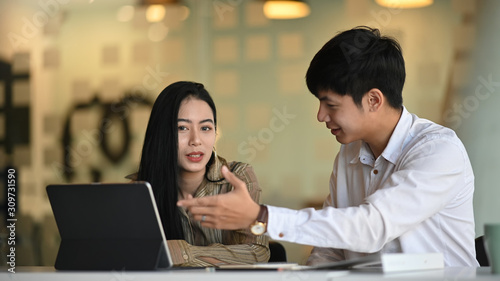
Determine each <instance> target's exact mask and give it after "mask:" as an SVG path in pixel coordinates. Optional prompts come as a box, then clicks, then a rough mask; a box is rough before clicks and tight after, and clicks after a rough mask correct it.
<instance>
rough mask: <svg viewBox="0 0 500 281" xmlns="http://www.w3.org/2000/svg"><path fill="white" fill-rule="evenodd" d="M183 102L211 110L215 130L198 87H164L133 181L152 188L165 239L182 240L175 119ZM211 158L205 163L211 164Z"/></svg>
mask: <svg viewBox="0 0 500 281" xmlns="http://www.w3.org/2000/svg"><path fill="white" fill-rule="evenodd" d="M186 98H194V99H199V100H202V101H205V102H206V103H207V104H208V105H209V106H210V108H211V109H212V112H213V115H214V124H215V126H216V127H217V114H216V109H215V104H214V101H213V100H212V98H211V97H210V94H209V93H208V92H207V90H205V88H204V86H203V85H202V84H200V83H194V82H184V81H181V82H176V83H173V84H170V85H169V86H167V87H166V88H165V89H163V91H162V92H161V93H160V95H159V96H158V97H157V98H156V101H155V103H154V105H153V109H152V111H151V116H150V117H149V122H148V127H147V129H146V136H145V138H144V146H143V148H142V156H141V163H140V165H139V172H138V176H137V180H139V181H147V182H149V183H150V184H151V186H152V188H153V193H154V195H155V199H156V204H157V206H158V211H159V213H160V217H161V220H162V223H163V228H164V230H165V236H166V237H167V239H169V240H171V239H184V233H183V230H182V224H181V219H180V212H179V209H178V207H177V205H176V203H177V200H178V192H179V184H178V182H179V181H178V177H179V176H178V175H179V167H178V159H177V157H178V156H177V151H178V136H177V133H178V132H177V130H178V129H177V128H178V126H177V118H178V115H179V108H180V106H181V102H182V101H183V100H185V99H186ZM213 157H214V155H213V154H212V157H211V159H210V161H209V164H208V165H210V163H211V162H212V161H213Z"/></svg>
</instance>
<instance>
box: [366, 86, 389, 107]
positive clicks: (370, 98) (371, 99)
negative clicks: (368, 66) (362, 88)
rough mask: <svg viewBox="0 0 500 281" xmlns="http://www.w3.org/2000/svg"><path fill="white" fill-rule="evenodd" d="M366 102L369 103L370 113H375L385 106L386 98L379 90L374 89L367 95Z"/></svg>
mask: <svg viewBox="0 0 500 281" xmlns="http://www.w3.org/2000/svg"><path fill="white" fill-rule="evenodd" d="M366 101H367V103H368V111H371V112H375V111H378V110H379V109H380V108H381V107H382V105H383V104H384V102H385V96H384V94H382V92H381V91H380V90H379V89H377V88H373V89H371V90H370V91H368V93H366Z"/></svg>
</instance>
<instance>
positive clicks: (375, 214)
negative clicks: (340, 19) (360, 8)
mask: <svg viewBox="0 0 500 281" xmlns="http://www.w3.org/2000/svg"><path fill="white" fill-rule="evenodd" d="M405 75H406V74H405V66H404V59H403V56H402V52H401V47H400V46H399V44H398V43H397V42H396V41H395V40H393V39H391V38H387V37H383V36H381V35H380V33H379V31H378V30H376V29H371V28H368V27H358V28H354V29H351V30H347V31H345V32H342V33H340V34H338V35H337V36H335V37H334V38H332V39H331V40H330V41H329V42H327V43H326V44H325V45H324V46H323V47H322V49H321V50H320V51H318V53H317V54H316V55H315V57H314V58H313V60H312V61H311V64H310V66H309V69H308V71H307V75H306V82H307V86H308V88H309V90H310V91H311V93H313V94H314V95H315V96H316V97H317V98H318V100H319V110H318V115H317V118H318V121H319V122H324V123H325V124H326V127H327V128H328V129H329V130H330V131H331V133H332V134H333V135H334V136H335V138H336V139H337V141H338V142H340V143H341V144H342V146H341V149H340V151H339V153H338V154H337V157H336V159H335V163H334V167H333V172H332V175H331V178H330V195H329V196H328V198H327V200H326V201H325V204H324V208H323V209H322V210H314V209H312V208H309V209H303V210H298V211H297V210H290V209H286V208H280V207H273V206H264V205H261V206H259V205H258V204H257V203H255V202H254V201H253V200H252V199H251V198H250V196H249V195H248V191H247V189H246V187H245V185H244V183H243V182H242V181H241V180H239V179H238V178H237V177H235V176H234V175H233V174H231V173H230V172H229V171H228V170H227V169H225V168H223V169H222V172H223V174H224V176H225V177H226V179H227V180H228V181H229V182H231V183H232V184H233V185H234V187H235V189H234V191H233V192H230V193H227V194H224V195H221V196H215V197H204V198H199V199H188V200H182V201H179V204H178V205H179V206H184V207H187V208H189V211H190V212H191V214H192V215H193V216H194V218H195V219H197V220H200V221H201V223H202V225H203V226H207V227H214V228H223V229H239V228H248V227H250V228H251V230H252V231H253V232H254V234H256V235H260V234H263V233H264V232H267V235H269V236H270V237H271V238H272V239H275V240H285V241H289V242H295V243H300V244H307V245H312V246H315V248H314V249H313V251H312V253H311V256H310V257H309V260H308V263H310V264H314V263H320V262H327V261H337V260H344V259H350V258H354V257H359V256H362V255H366V254H368V253H374V252H403V253H431V252H440V253H442V254H443V256H444V262H445V265H446V266H474V267H475V266H478V263H477V261H476V259H475V248H474V237H475V233H474V216H473V207H472V198H473V192H474V174H473V171H472V167H471V165H470V161H469V158H468V156H467V152H466V150H465V148H464V146H463V144H462V142H461V141H460V140H459V139H458V137H457V136H456V135H455V133H454V132H453V131H452V130H451V129H448V128H445V127H442V126H440V125H437V124H435V123H433V122H431V121H428V120H425V119H421V118H418V117H417V116H416V115H414V114H411V113H409V112H408V111H407V110H406V108H405V107H404V106H403V100H402V90H403V85H404V81H405Z"/></svg>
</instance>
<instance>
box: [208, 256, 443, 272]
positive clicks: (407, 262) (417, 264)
mask: <svg viewBox="0 0 500 281" xmlns="http://www.w3.org/2000/svg"><path fill="white" fill-rule="evenodd" d="M443 267H444V261H443V255H442V254H441V253H423V254H404V253H387V254H380V253H375V254H370V255H366V256H363V257H359V258H355V259H350V260H344V261H338V262H331V263H324V264H318V265H313V266H308V265H299V264H297V263H257V264H245V265H221V266H219V267H218V268H217V269H216V270H276V271H288V270H294V271H297V270H346V269H375V270H382V271H383V272H385V273H389V272H401V271H415V270H428V269H440V268H443Z"/></svg>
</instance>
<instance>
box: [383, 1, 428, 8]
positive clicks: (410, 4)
mask: <svg viewBox="0 0 500 281" xmlns="http://www.w3.org/2000/svg"><path fill="white" fill-rule="evenodd" d="M375 2H377V4H379V5H380V6H384V7H389V8H399V9H410V8H422V7H425V6H429V5H432V3H433V2H434V0H375Z"/></svg>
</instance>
